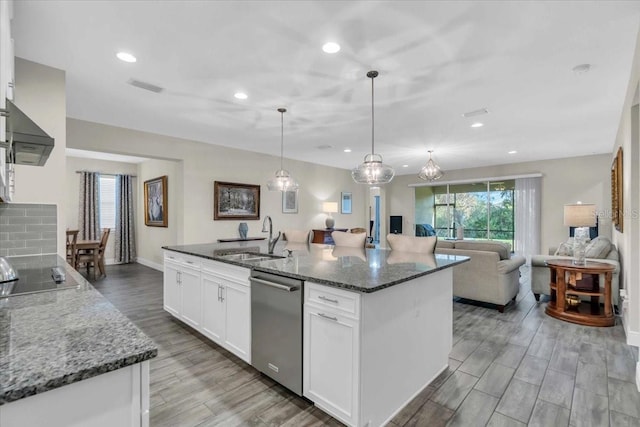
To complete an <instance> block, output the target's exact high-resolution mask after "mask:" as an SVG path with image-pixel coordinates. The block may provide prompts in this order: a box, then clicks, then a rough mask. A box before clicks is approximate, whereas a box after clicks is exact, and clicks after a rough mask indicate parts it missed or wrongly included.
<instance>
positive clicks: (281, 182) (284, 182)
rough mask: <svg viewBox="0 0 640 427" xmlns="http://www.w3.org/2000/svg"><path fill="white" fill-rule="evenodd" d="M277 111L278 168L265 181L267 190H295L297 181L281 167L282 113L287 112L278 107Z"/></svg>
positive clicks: (282, 148) (282, 145)
mask: <svg viewBox="0 0 640 427" xmlns="http://www.w3.org/2000/svg"><path fill="white" fill-rule="evenodd" d="M278 112H279V113H280V169H279V170H277V171H276V174H275V176H274V177H273V178H271V179H270V180H269V181H268V182H267V188H268V189H269V191H295V190H297V189H298V187H299V185H298V182H297V181H296V180H295V179H293V177H292V176H291V174H290V173H289V171H287V170H285V169H284V168H283V167H282V161H283V158H284V113H286V112H287V109H286V108H278Z"/></svg>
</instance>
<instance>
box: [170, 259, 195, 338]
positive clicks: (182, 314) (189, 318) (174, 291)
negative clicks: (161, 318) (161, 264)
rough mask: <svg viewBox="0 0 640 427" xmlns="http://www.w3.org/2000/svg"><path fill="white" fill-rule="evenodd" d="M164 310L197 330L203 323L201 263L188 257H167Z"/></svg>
mask: <svg viewBox="0 0 640 427" xmlns="http://www.w3.org/2000/svg"><path fill="white" fill-rule="evenodd" d="M164 309H165V310H167V311H168V312H169V313H171V314H172V315H174V316H175V317H177V318H179V319H181V320H183V321H184V322H185V323H186V324H188V325H189V326H192V327H194V328H196V329H198V328H199V327H200V324H201V323H202V285H201V282H200V261H199V259H197V258H196V257H190V256H187V255H169V254H166V256H165V270H164Z"/></svg>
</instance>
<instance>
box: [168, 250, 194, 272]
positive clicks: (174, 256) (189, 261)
mask: <svg viewBox="0 0 640 427" xmlns="http://www.w3.org/2000/svg"><path fill="white" fill-rule="evenodd" d="M164 259H165V261H170V262H175V263H178V264H181V265H184V266H186V267H191V268H195V269H196V270H200V268H201V267H202V261H201V260H200V258H198V257H195V256H191V255H185V254H181V253H179V252H173V251H165V253H164Z"/></svg>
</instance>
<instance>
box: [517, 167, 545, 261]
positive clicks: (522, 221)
mask: <svg viewBox="0 0 640 427" xmlns="http://www.w3.org/2000/svg"><path fill="white" fill-rule="evenodd" d="M541 185H542V179H541V178H540V177H535V178H517V179H516V191H515V215H516V223H515V243H514V245H515V247H514V251H515V252H516V253H518V254H520V255H523V256H524V257H525V258H527V263H528V264H530V263H531V256H532V255H536V254H539V253H540V198H541Z"/></svg>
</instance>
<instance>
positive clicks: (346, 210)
mask: <svg viewBox="0 0 640 427" xmlns="http://www.w3.org/2000/svg"><path fill="white" fill-rule="evenodd" d="M341 200H342V203H340V213H343V214H350V213H351V204H352V203H351V193H346V192H343V193H342V197H341Z"/></svg>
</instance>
